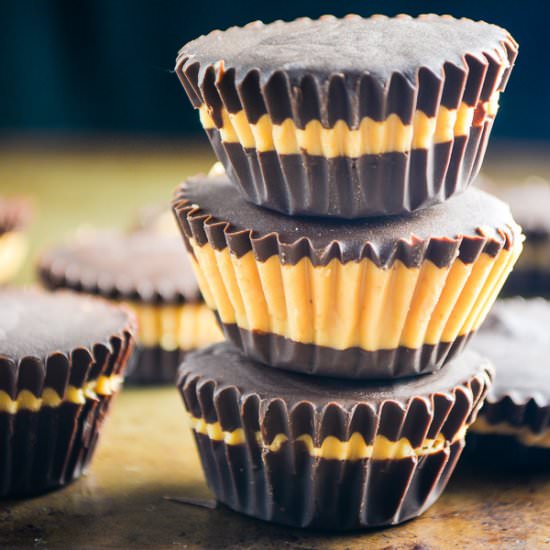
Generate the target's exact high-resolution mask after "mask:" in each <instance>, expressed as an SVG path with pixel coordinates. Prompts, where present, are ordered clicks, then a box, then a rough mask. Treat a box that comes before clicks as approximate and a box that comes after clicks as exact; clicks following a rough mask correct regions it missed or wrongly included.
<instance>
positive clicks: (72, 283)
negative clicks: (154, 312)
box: [35, 246, 203, 306]
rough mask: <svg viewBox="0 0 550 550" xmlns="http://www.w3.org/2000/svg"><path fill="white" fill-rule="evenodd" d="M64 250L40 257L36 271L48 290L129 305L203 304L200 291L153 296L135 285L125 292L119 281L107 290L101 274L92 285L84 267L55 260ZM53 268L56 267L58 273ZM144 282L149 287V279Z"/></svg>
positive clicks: (56, 249)
mask: <svg viewBox="0 0 550 550" xmlns="http://www.w3.org/2000/svg"><path fill="white" fill-rule="evenodd" d="M62 248H63V246H55V247H53V248H51V249H49V250H47V251H45V252H43V253H42V254H41V255H40V257H39V260H38V263H37V266H36V270H35V271H36V275H37V277H38V279H39V281H40V283H41V284H42V285H43V286H44V287H45V288H47V289H48V290H60V289H66V290H71V291H73V292H78V293H80V294H86V295H89V296H97V297H101V298H103V299H105V300H110V301H129V302H137V303H141V304H145V305H156V306H162V305H167V306H170V305H184V304H201V303H203V299H202V296H201V294H200V291H199V289H198V287H197V290H196V292H195V294H194V295H192V296H185V295H184V293H183V292H180V291H179V290H177V289H175V288H173V289H171V291H170V292H162V291H161V290H160V289H159V288H156V289H155V290H154V292H150V290H148V289H141V288H140V287H139V285H132V286H131V287H130V288H129V289H124V288H121V287H120V285H119V284H117V282H116V281H115V283H114V284H113V285H111V286H109V287H107V288H104V287H102V285H101V282H100V279H101V273H99V272H97V273H96V274H95V275H96V276H95V277H93V282H92V283H90V282H89V280H90V277H89V273H88V272H87V270H86V269H85V268H84V267H83V266H81V265H79V264H78V263H71V262H70V261H68V260H65V261H61V259H60V258H59V257H55V253H56V252H57V251H58V250H60V249H62ZM54 265H55V266H56V272H55V273H54V269H53V266H54ZM69 269H70V270H71V275H70V276H69V275H68V274H67V272H68V270H69ZM58 272H59V273H58ZM85 281H86V282H85ZM144 281H145V282H146V283H147V279H145V280H144Z"/></svg>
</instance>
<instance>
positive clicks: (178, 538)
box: [0, 388, 550, 549]
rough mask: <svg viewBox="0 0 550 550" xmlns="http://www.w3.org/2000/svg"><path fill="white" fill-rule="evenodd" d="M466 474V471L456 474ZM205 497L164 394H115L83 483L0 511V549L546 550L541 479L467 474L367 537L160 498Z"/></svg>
mask: <svg viewBox="0 0 550 550" xmlns="http://www.w3.org/2000/svg"><path fill="white" fill-rule="evenodd" d="M465 466H467V467H465ZM182 496H183V497H195V498H202V499H206V498H209V497H210V494H209V492H208V489H207V488H206V485H205V483H204V480H203V476H202V472H201V469H200V464H199V461H198V457H197V454H196V451H195V447H194V442H193V439H192V438H191V436H190V432H189V430H188V427H187V423H186V418H185V414H184V410H183V406H182V404H181V402H180V398H179V396H178V395H177V393H176V390H175V389H173V388H163V389H149V390H147V389H126V390H125V391H123V393H122V394H121V395H120V396H119V398H118V400H117V402H116V403H115V406H114V411H113V415H112V418H111V419H110V421H109V423H108V425H107V428H106V433H105V434H104V438H103V441H102V443H101V447H100V449H99V452H98V455H97V457H96V461H95V462H94V465H93V467H92V469H91V472H90V473H89V475H88V476H86V477H85V478H84V479H81V480H80V481H78V482H76V483H74V484H73V485H71V486H70V487H68V488H66V489H64V490H61V491H57V492H55V493H51V494H49V495H45V496H41V497H38V498H34V499H31V500H26V501H18V502H10V503H3V504H2V505H1V506H0V546H1V547H2V548H6V547H7V548H12V547H13V548H17V547H29V546H33V545H34V546H35V547H38V548H41V547H43V548H90V549H91V548H149V547H151V548H173V547H176V548H177V547H181V548H224V547H225V548H263V549H271V548H273V549H275V548H302V549H303V548H321V547H322V548H350V549H351V548H364V547H365V546H366V545H369V547H372V548H399V549H400V548H407V549H408V548H415V547H416V548H482V547H484V546H486V547H487V546H490V547H495V548H529V549H531V548H538V547H542V546H543V545H546V544H548V545H549V546H550V515H549V506H550V500H549V499H550V473H548V474H538V475H524V476H520V477H518V476H517V475H514V476H510V475H507V474H502V473H501V474H496V473H493V474H491V473H490V472H487V471H483V470H479V471H475V470H473V471H472V467H471V466H469V465H464V464H463V465H462V468H461V469H460V470H459V471H458V472H457V474H456V475H455V476H454V477H453V479H452V481H451V484H450V486H449V488H448V489H447V491H446V492H445V493H444V495H443V497H442V498H441V499H440V501H439V502H438V503H436V504H435V505H434V506H433V508H431V509H430V510H429V511H428V512H427V513H426V514H425V515H424V516H422V517H421V518H419V519H417V520H414V521H411V522H409V523H406V524H404V525H402V526H399V527H395V528H392V529H387V530H379V531H376V532H367V533H352V534H347V535H341V534H323V533H310V532H302V531H300V530H297V529H287V528H283V527H278V526H275V525H269V524H266V523H263V522H259V521H255V520H252V519H249V518H246V517H242V516H239V515H237V514H235V513H233V512H231V511H229V510H227V509H224V508H219V509H216V510H209V509H205V508H200V507H195V506H190V505H185V504H180V503H177V502H174V501H171V500H167V499H166V498H165V497H182Z"/></svg>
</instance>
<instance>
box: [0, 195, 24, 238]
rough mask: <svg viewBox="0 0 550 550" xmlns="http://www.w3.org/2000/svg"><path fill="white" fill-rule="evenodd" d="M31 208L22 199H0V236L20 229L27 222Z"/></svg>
mask: <svg viewBox="0 0 550 550" xmlns="http://www.w3.org/2000/svg"><path fill="white" fill-rule="evenodd" d="M30 214H31V206H30V204H29V202H28V201H27V200H26V199H24V198H22V197H0V234H2V233H6V232H8V231H13V230H16V229H20V228H21V227H23V226H24V225H26V224H27V222H28V221H29V218H30Z"/></svg>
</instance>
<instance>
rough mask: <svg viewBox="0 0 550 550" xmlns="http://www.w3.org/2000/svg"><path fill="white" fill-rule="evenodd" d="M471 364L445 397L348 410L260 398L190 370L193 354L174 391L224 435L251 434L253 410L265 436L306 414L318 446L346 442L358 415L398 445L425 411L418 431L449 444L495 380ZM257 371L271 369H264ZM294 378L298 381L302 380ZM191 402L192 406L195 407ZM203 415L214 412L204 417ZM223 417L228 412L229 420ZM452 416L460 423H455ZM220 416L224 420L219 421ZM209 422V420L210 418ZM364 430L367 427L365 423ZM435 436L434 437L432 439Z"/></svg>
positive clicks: (279, 394) (361, 403)
mask: <svg viewBox="0 0 550 550" xmlns="http://www.w3.org/2000/svg"><path fill="white" fill-rule="evenodd" d="M212 347H215V346H211V348H212ZM206 351H208V348H206ZM203 353H204V351H203ZM473 358H474V359H476V360H477V361H478V362H479V365H478V368H477V371H476V373H475V374H473V375H471V376H466V377H465V379H464V380H463V381H462V382H460V383H456V384H454V385H453V387H451V388H449V389H448V390H447V391H435V392H431V391H426V392H425V393H423V394H420V393H418V394H416V395H413V396H410V397H407V398H406V399H403V398H400V397H398V396H392V397H385V398H380V399H379V400H365V399H358V400H357V401H356V402H353V403H349V404H347V405H346V404H342V403H340V402H338V401H337V400H336V399H333V400H331V401H330V402H326V403H316V402H315V400H314V399H309V398H307V397H304V398H303V399H300V400H293V399H292V398H289V397H287V396H286V395H285V392H284V388H274V391H273V392H272V395H261V394H260V393H258V391H257V390H255V389H254V388H252V389H244V388H241V387H240V385H239V383H238V382H237V383H220V382H218V380H216V377H215V376H214V375H209V374H205V373H201V372H196V371H195V372H193V371H190V370H186V364H189V363H191V362H192V361H193V360H194V354H190V355H189V356H188V357H187V358H186V361H184V363H183V364H182V365H181V367H180V369H179V372H178V379H177V383H176V385H177V387H178V389H179V391H180V393H181V395H182V397H183V400H184V403H185V406H186V409H187V410H188V411H189V412H190V413H191V414H193V409H195V410H198V408H200V411H201V415H200V417H201V418H205V417H206V416H209V415H215V417H216V421H218V422H220V424H221V425H222V428H223V429H224V430H225V429H228V427H229V426H231V427H233V428H234V429H236V428H237V427H240V428H244V429H245V431H247V430H248V429H249V428H250V426H246V425H245V422H247V421H246V419H245V415H246V411H247V410H250V409H252V410H253V411H256V413H257V418H255V419H254V421H256V420H257V423H258V426H259V428H260V430H261V432H262V434H264V432H265V429H266V419H267V422H268V423H269V422H270V421H269V418H270V417H271V418H272V419H276V421H275V420H274V421H273V422H274V423H275V424H279V426H281V427H282V428H283V429H282V430H279V431H280V432H281V431H282V432H283V433H286V434H293V424H294V423H295V420H296V418H297V415H300V414H303V415H309V416H310V417H311V419H313V420H312V422H311V425H310V432H309V433H310V435H312V437H313V439H314V441H315V442H316V443H320V442H321V441H322V440H323V439H324V438H325V437H326V436H327V435H333V436H336V437H338V438H339V439H340V440H342V441H347V440H348V439H349V437H350V436H351V435H352V432H353V431H354V429H353V427H354V419H355V418H358V415H361V414H368V415H369V418H371V419H372V421H373V426H375V428H374V431H373V432H372V434H373V436H374V435H377V434H392V433H393V434H394V436H395V438H394V439H393V438H392V437H389V439H391V440H392V441H397V440H399V439H400V437H406V436H404V435H403V430H406V429H407V427H408V424H409V423H408V422H407V421H408V419H410V418H411V417H414V416H416V417H421V413H420V412H419V410H422V411H424V413H425V414H424V422H423V425H420V424H421V423H419V420H418V419H416V420H415V431H416V432H418V433H420V434H424V437H426V436H427V435H429V436H431V437H435V436H436V435H437V434H438V433H442V431H443V432H445V433H444V435H445V437H446V439H447V440H452V439H453V437H455V436H456V435H457V433H458V432H459V430H460V428H461V427H462V426H463V425H464V424H466V425H469V424H471V423H472V422H473V421H474V420H475V418H476V417H477V413H478V411H479V408H480V407H481V405H482V403H483V402H484V400H485V397H486V395H487V392H488V390H489V387H490V386H491V384H492V380H493V377H494V370H493V368H492V367H491V365H490V363H489V361H488V360H486V359H484V358H482V357H481V356H479V355H477V354H473ZM258 368H259V369H265V368H268V367H265V366H264V365H261V366H258ZM447 368H448V367H447ZM292 376H295V377H300V376H301V375H291V377H292ZM302 376H303V375H302ZM426 376H430V375H426ZM427 384H428V385H429V379H427ZM459 395H461V397H463V398H465V399H466V402H465V403H467V404H466V405H465V404H464V402H461V399H460V398H457V396H459ZM469 396H471V399H470V397H469ZM191 400H194V401H193V403H191ZM441 401H444V402H445V403H448V404H450V405H449V407H448V408H443V409H438V408H437V406H436V405H435V403H436V402H441ZM419 407H420V409H419ZM205 409H211V410H206V411H205ZM389 410H391V415H388V414H387V412H386V411H389ZM224 411H225V412H227V411H229V412H227V414H225V412H224ZM453 413H454V416H456V417H457V418H452V415H453ZM251 414H252V415H254V414H255V413H251ZM334 415H337V416H338V417H339V419H340V420H339V422H338V423H336V422H331V417H333V416H334ZM221 416H225V417H224V418H221ZM206 421H209V419H208V418H206ZM248 422H249V421H248ZM409 422H410V420H409ZM335 424H337V426H335ZM363 424H365V422H364V421H363ZM392 424H394V425H398V432H399V433H397V435H395V429H392V427H391V425H392ZM446 427H447V429H446ZM365 429H366V428H365ZM409 429H410V428H409ZM434 430H435V433H433V432H434ZM270 431H273V430H270ZM430 432H432V433H430ZM275 435H276V434H275V433H271V434H270V435H268V437H266V439H267V440H268V441H269V440H271V439H272V438H273V437H274V436H275ZM294 435H302V434H294Z"/></svg>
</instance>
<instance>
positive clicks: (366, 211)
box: [174, 15, 522, 529]
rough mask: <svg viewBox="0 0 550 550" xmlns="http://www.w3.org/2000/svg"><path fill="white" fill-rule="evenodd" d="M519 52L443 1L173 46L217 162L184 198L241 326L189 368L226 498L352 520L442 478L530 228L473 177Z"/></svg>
mask: <svg viewBox="0 0 550 550" xmlns="http://www.w3.org/2000/svg"><path fill="white" fill-rule="evenodd" d="M419 37H422V38H421V40H419ZM516 53H517V45H516V43H515V42H514V40H513V39H512V38H511V37H510V35H509V34H508V33H507V32H506V31H505V30H503V29H501V28H499V27H496V26H493V25H489V24H486V23H483V22H473V21H470V20H465V19H460V20H458V19H454V18H451V17H449V16H436V15H425V16H420V17H418V18H411V17H409V16H398V17H395V18H388V17H383V16H374V17H371V18H368V19H364V18H361V17H359V16H348V17H345V18H343V19H337V18H334V17H331V16H327V17H322V18H321V19H319V20H310V19H299V20H296V21H293V22H290V23H286V22H282V21H277V22H275V23H271V24H268V25H265V24H263V23H260V22H256V23H252V24H250V25H247V26H246V27H242V28H237V27H233V28H230V29H228V30H226V31H224V32H221V31H214V32H212V33H210V34H209V35H207V36H203V37H200V38H198V39H197V40H194V41H192V42H190V43H189V44H187V45H186V46H184V48H183V49H182V50H181V51H180V54H179V56H178V61H177V65H176V71H177V74H178V76H179V77H180V80H181V82H182V84H183V86H184V88H185V90H186V92H187V94H188V96H189V98H190V100H191V102H192V103H193V105H194V106H195V108H197V109H198V110H199V112H200V116H201V121H202V124H203V126H204V128H205V129H206V132H207V134H208V136H209V138H210V141H211V143H212V146H213V148H214V151H215V153H216V155H217V156H218V159H219V160H220V161H221V162H222V163H223V165H224V166H225V171H226V175H218V176H197V177H195V178H191V179H189V180H188V181H187V182H185V183H184V184H182V186H181V187H180V188H179V189H178V190H177V192H176V195H175V199H174V211H175V213H176V216H177V218H178V221H179V224H180V227H181V230H182V234H183V237H184V240H185V244H186V247H187V250H188V252H189V254H190V258H191V262H192V264H193V266H194V269H195V272H196V274H197V278H198V280H199V286H200V289H201V292H202V294H203V297H204V299H205V302H206V304H207V305H208V306H209V307H210V308H211V309H212V310H214V312H215V313H216V315H217V318H218V320H219V322H220V325H221V326H222V328H223V330H224V333H225V335H226V337H227V339H228V340H229V342H230V343H224V344H218V345H215V346H212V347H210V348H207V349H205V350H203V351H200V352H198V353H196V354H195V355H193V356H191V357H189V358H188V359H187V361H186V362H185V363H184V364H183V365H182V367H181V369H180V378H179V388H180V390H181V393H182V396H183V400H184V403H185V406H186V408H187V410H188V412H189V413H190V415H191V418H192V427H193V431H194V434H195V437H196V440H197V444H198V448H199V451H200V455H201V459H202V462H203V466H204V470H205V474H206V477H207V480H208V483H209V485H210V487H211V488H212V489H213V491H214V492H215V494H216V497H217V498H218V500H219V501H221V502H223V503H225V504H227V505H228V506H230V507H231V508H233V509H235V510H238V511H241V512H243V513H246V514H248V515H251V516H255V517H258V518H261V519H266V520H269V521H275V522H280V523H286V524H289V525H296V526H300V527H320V528H331V529H352V528H358V527H371V526H378V525H390V524H395V523H399V522H401V521H404V520H406V519H409V518H412V517H415V516H417V515H418V514H420V513H422V512H423V511H424V510H425V509H426V508H427V507H429V506H430V505H431V504H432V503H433V502H434V501H435V500H436V499H437V497H438V496H439V494H440V493H441V491H442V490H443V488H444V486H445V484H446V482H447V480H448V479H449V476H450V475H451V473H452V471H453V469H454V466H455V464H456V461H457V459H458V457H459V456H460V453H461V451H462V448H463V446H464V437H465V433H466V430H467V429H468V427H469V425H470V424H471V423H472V422H473V421H474V419H475V417H476V414H477V411H478V409H479V407H480V406H481V405H482V403H483V400H484V398H485V395H486V392H487V390H488V387H489V386H490V383H491V379H492V371H491V368H490V366H489V363H488V361H486V360H485V359H483V358H482V357H480V356H479V355H477V354H476V353H474V352H471V351H469V350H467V351H464V348H465V346H466V344H467V342H468V340H469V338H470V337H471V335H472V334H473V333H474V332H475V331H476V330H477V328H478V327H479V325H480V324H481V322H482V321H483V319H484V318H485V316H486V314H487V313H488V311H489V309H490V307H491V305H492V304H493V302H494V300H495V298H496V296H497V294H498V292H499V291H500V288H501V287H502V285H503V283H504V281H505V279H506V277H507V275H508V273H509V272H510V270H511V269H512V267H513V265H514V263H515V261H516V259H517V257H518V256H519V254H520V252H521V247H522V236H521V229H520V228H519V226H517V224H516V223H515V222H514V220H513V219H512V216H511V214H510V211H509V209H508V207H507V206H506V205H505V204H504V203H502V202H500V201H499V200H497V199H495V198H494V197H492V196H491V195H488V194H486V193H484V192H482V191H478V190H476V189H475V188H469V185H470V183H471V182H472V180H473V179H474V178H475V176H476V174H477V172H478V170H479V167H480V165H481V163H482V160H483V156H484V153H485V149H486V145H487V140H488V137H489V133H490V131H491V127H492V124H493V120H494V116H495V114H496V109H497V106H498V97H499V94H500V92H501V91H502V90H503V89H504V87H505V85H506V82H507V80H508V76H509V74H510V70H511V68H512V66H513V63H514V60H515V56H516Z"/></svg>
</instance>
